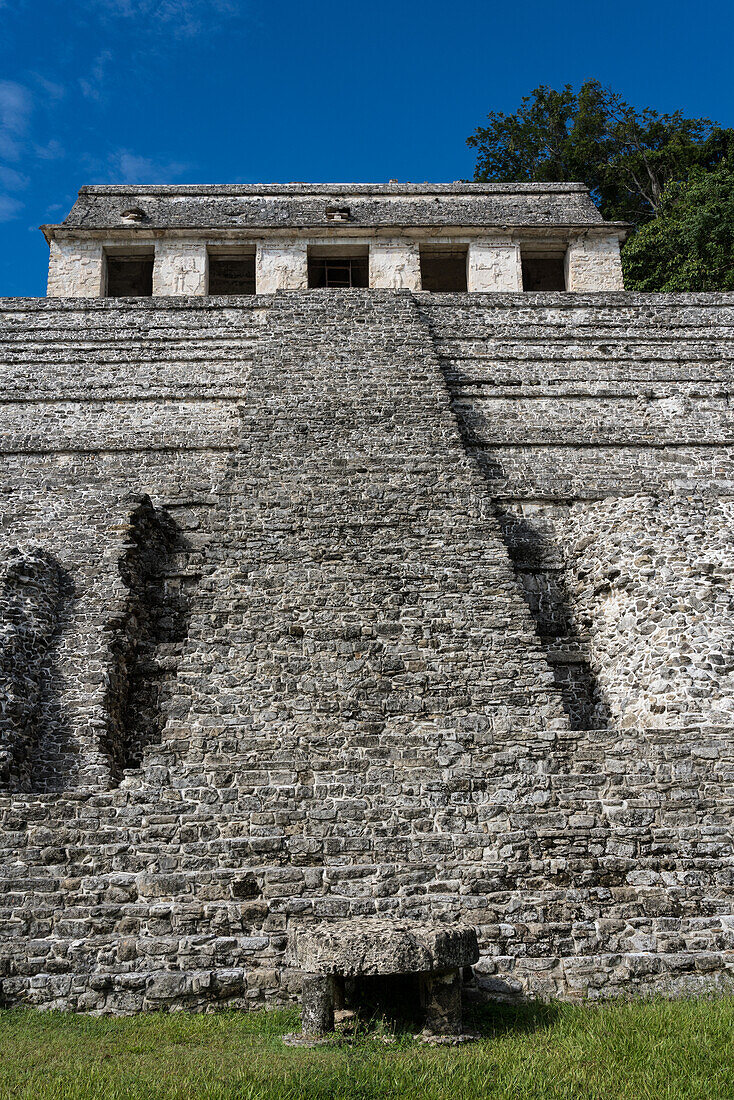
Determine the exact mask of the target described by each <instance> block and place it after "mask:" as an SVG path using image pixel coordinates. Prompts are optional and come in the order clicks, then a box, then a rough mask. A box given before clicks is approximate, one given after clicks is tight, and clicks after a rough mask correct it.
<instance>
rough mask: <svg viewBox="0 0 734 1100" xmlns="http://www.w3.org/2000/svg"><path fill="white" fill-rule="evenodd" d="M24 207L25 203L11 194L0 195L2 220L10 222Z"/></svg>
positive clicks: (0, 218) (0, 217) (0, 216)
mask: <svg viewBox="0 0 734 1100" xmlns="http://www.w3.org/2000/svg"><path fill="white" fill-rule="evenodd" d="M22 209H23V203H22V202H18V200H17V199H13V198H11V197H10V195H0V222H9V221H12V219H13V218H17V216H18V214H20V212H21V210H22Z"/></svg>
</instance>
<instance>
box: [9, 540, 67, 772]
mask: <svg viewBox="0 0 734 1100" xmlns="http://www.w3.org/2000/svg"><path fill="white" fill-rule="evenodd" d="M61 600H62V578H61V573H60V570H59V567H58V565H57V564H56V562H55V561H54V560H53V559H52V558H50V557H49V556H48V555H47V554H45V553H44V551H43V550H40V549H38V548H37V547H33V546H30V547H25V548H21V547H17V546H14V547H10V548H4V549H3V551H2V554H1V556H0V784H2V785H3V786H10V787H14V788H16V789H20V790H26V791H30V790H32V789H33V775H32V774H31V770H30V768H29V759H28V756H29V751H30V750H31V749H32V747H33V746H34V745H35V742H36V741H37V739H38V738H39V737H42V736H43V735H44V733H46V732H47V731H48V729H49V727H51V726H53V725H56V721H55V718H56V716H55V714H54V711H53V697H52V696H51V693H50V691H49V679H50V669H49V650H50V648H51V646H52V643H53V640H54V637H55V634H56V631H57V629H58V625H59V610H60V603H61Z"/></svg>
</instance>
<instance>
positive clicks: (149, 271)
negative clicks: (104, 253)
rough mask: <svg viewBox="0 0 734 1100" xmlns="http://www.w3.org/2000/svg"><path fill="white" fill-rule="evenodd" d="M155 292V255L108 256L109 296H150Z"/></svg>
mask: <svg viewBox="0 0 734 1100" xmlns="http://www.w3.org/2000/svg"><path fill="white" fill-rule="evenodd" d="M152 294H153V256H152V255H151V256H141V255H139V254H138V255H133V256H108V257H107V297H108V298H150V297H151V295H152Z"/></svg>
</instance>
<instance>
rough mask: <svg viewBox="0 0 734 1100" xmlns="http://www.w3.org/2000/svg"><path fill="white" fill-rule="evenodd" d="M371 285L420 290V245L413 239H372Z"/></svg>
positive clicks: (384, 287) (381, 287)
mask: <svg viewBox="0 0 734 1100" xmlns="http://www.w3.org/2000/svg"><path fill="white" fill-rule="evenodd" d="M370 286H371V287H375V288H380V289H385V290H420V288H421V261H420V250H419V248H418V245H417V244H413V243H412V242H411V241H372V242H371V244H370Z"/></svg>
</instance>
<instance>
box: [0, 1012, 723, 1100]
mask: <svg viewBox="0 0 734 1100" xmlns="http://www.w3.org/2000/svg"><path fill="white" fill-rule="evenodd" d="M469 1022H470V1023H471V1025H472V1027H473V1029H474V1030H477V1031H479V1032H481V1034H482V1036H483V1037H482V1039H481V1040H480V1041H478V1042H476V1043H472V1044H467V1045H465V1046H463V1047H457V1048H446V1047H444V1048H435V1047H434V1048H431V1047H424V1046H421V1045H420V1044H419V1043H418V1042H417V1041H416V1040H414V1039H413V1038H411V1037H410V1036H408V1035H404V1036H399V1037H398V1039H397V1041H396V1042H395V1043H393V1044H390V1045H387V1044H385V1043H384V1042H382V1041H380V1039H379V1035H375V1036H373V1037H372V1038H369V1037H367V1038H363V1039H359V1040H357V1041H355V1042H354V1044H352V1045H346V1044H345V1045H342V1046H338V1047H330V1048H326V1047H322V1048H317V1049H311V1050H308V1049H301V1048H291V1047H286V1046H284V1045H283V1042H282V1039H281V1036H282V1034H283V1033H284V1032H286V1031H293V1030H296V1029H297V1027H298V1017H297V1014H296V1013H295V1012H294V1011H285V1012H257V1013H251V1014H249V1015H248V1014H236V1013H232V1012H222V1013H217V1014H214V1015H211V1016H196V1015H189V1014H186V1013H176V1014H174V1015H162V1014H160V1015H159V1014H155V1015H145V1016H135V1017H123V1018H118V1019H112V1018H109V1017H105V1018H101V1019H100V1018H93V1017H86V1016H72V1015H63V1014H55V1013H53V1014H36V1013H32V1012H28V1011H25V1010H11V1011H6V1012H0V1097H2V1098H3V1100H4V1098H5V1097H13V1098H14V1100H25V1098H28V1100H31V1098H32V1100H46V1098H49V1100H50V1098H52V1097H53V1098H54V1100H57V1098H58V1100H62V1098H63V1100H67V1098H68V1100H72V1098H73V1100H76V1098H77V1097H79V1098H80V1100H81V1098H84V1100H92V1098H97V1097H104V1098H105V1100H107V1098H117V1097H120V1098H122V1097H124V1098H125V1100H127V1098H129V1097H135V1098H143V1097H144V1098H145V1100H157V1098H159V1097H160V1098H162V1097H166V1098H169V1097H181V1098H186V1100H192V1098H193V1100H195V1098H198V1097H207V1098H209V1097H211V1098H216V1100H219V1098H221V1100H224V1098H227V1100H230V1098H234V1097H237V1098H240V1100H259V1098H260V1097H266V1098H268V1100H271V1098H272V1100H311V1098H316V1097H318V1098H322V1097H323V1098H329V1100H342V1098H344V1100H347V1098H349V1100H352V1098H355V1100H372V1098H375V1100H377V1098H380V1100H383V1098H385V1100H387V1098H388V1097H389V1098H390V1100H393V1098H394V1100H398V1098H399V1100H407V1098H412V1097H415V1098H416V1100H475V1098H480V1097H481V1098H485V1097H489V1098H492V1100H495V1098H497V1100H499V1098H508V1100H510V1098H513V1100H515V1098H522V1100H536V1098H537V1100H541V1098H542V1100H561V1098H562V1100H621V1098H623V1097H624V1098H625V1100H627V1098H629V1100H672V1098H675V1100H678V1098H685V1100H694V1098H696V1100H724V1098H726V1097H732V1098H734V998H727V999H722V1000H696V1001H682V1002H681V1001H679V1002H665V1001H654V1002H640V1001H638V1002H636V1003H632V1004H615V1005H607V1006H605V1007H588V1008H584V1007H575V1006H571V1005H559V1004H555V1005H539V1004H538V1005H525V1006H520V1007H506V1006H488V1007H484V1008H481V1009H477V1010H475V1012H474V1015H473V1018H471V1019H470V1021H469Z"/></svg>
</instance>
